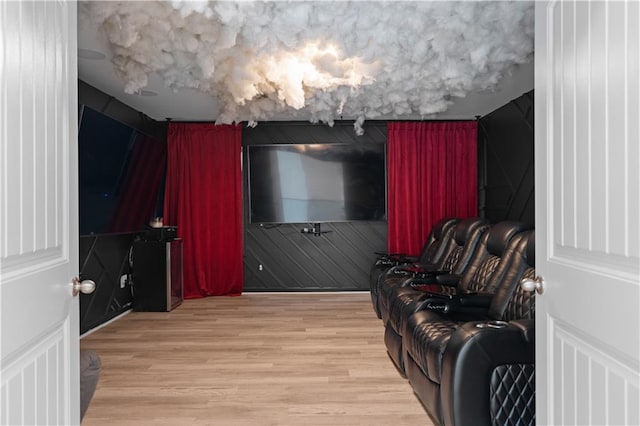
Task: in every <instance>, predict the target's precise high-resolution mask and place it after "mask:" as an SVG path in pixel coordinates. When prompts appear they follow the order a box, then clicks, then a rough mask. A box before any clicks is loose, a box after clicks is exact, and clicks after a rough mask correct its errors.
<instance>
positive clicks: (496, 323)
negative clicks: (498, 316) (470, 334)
mask: <svg viewBox="0 0 640 426" xmlns="http://www.w3.org/2000/svg"><path fill="white" fill-rule="evenodd" d="M508 326H509V323H508V322H506V321H487V322H479V323H478V324H476V327H478V328H505V327H508Z"/></svg>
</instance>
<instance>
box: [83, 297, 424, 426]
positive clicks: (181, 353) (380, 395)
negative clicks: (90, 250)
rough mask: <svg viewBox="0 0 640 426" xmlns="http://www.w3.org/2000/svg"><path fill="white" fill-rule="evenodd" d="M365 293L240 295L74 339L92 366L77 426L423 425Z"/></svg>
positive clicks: (138, 315) (128, 318) (141, 315)
mask: <svg viewBox="0 0 640 426" xmlns="http://www.w3.org/2000/svg"><path fill="white" fill-rule="evenodd" d="M383 334H384V328H383V326H382V323H381V321H380V320H379V319H377V318H376V316H375V313H374V312H373V309H372V307H371V302H370V298H369V294H368V293H366V292H363V293H313V294H310V293H282V294H264V293H263V294H260V293H247V294H244V295H242V296H240V297H209V298H205V299H197V300H186V301H185V302H184V303H183V304H182V305H181V306H180V307H178V308H177V309H176V310H174V311H173V312H169V313H146V312H133V313H130V314H128V315H125V316H124V317H122V318H121V319H119V320H117V321H116V322H114V323H112V324H109V325H107V326H106V327H104V328H102V329H100V330H98V331H96V332H95V333H93V334H91V335H89V336H87V337H85V338H84V339H82V340H81V347H82V348H83V349H94V350H96V351H97V352H98V353H99V354H100V357H101V358H102V374H101V377H100V382H99V384H98V388H97V390H96V393H95V395H94V398H93V400H92V402H91V405H90V406H89V410H88V411H87V414H86V416H85V418H84V421H83V425H85V426H96V425H109V426H114V425H172V426H180V425H233V426H235V425H252V426H253V425H292V426H293V425H296V426H297V425H305V426H313V425H317V426H323V425H349V426H356V425H367V426H372V425H381V426H384V425H393V426H403V425H411V426H415V425H416V424H420V425H430V424H432V422H431V420H430V418H429V416H428V415H427V414H426V412H425V410H424V408H423V407H422V405H421V404H420V402H419V401H418V399H417V398H416V397H415V395H414V394H413V391H412V390H411V386H410V385H409V383H408V382H407V381H406V380H405V379H403V378H402V377H401V376H400V374H399V373H398V372H397V370H396V369H395V367H394V365H393V363H392V362H391V360H390V359H389V358H388V356H387V353H386V350H385V346H384V342H383Z"/></svg>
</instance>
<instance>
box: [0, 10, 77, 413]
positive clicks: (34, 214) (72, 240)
mask: <svg viewBox="0 0 640 426" xmlns="http://www.w3.org/2000/svg"><path fill="white" fill-rule="evenodd" d="M76 19H77V18H76V4H75V2H64V1H55V2H54V1H39V2H32V1H2V2H0V34H1V36H0V85H1V86H0V142H1V144H0V262H1V263H0V309H1V311H0V333H1V335H0V354H1V361H0V362H1V364H0V386H1V387H0V424H3V425H22V424H29V425H33V424H38V425H41V424H58V425H73V424H79V422H80V419H79V417H80V410H79V390H78V388H79V379H78V377H79V366H78V334H79V331H78V299H77V297H76V298H74V297H73V296H72V289H71V284H70V282H71V278H72V277H73V276H74V274H77V272H78V215H77V199H78V191H77V154H76V149H77V127H78V126H77V120H78V118H77V117H78V112H77V111H78V110H77V71H76V68H77V64H76V45H77V41H76Z"/></svg>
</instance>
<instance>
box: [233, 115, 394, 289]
mask: <svg viewBox="0 0 640 426" xmlns="http://www.w3.org/2000/svg"><path fill="white" fill-rule="evenodd" d="M364 129H365V133H364V135H363V136H357V135H356V134H355V132H354V129H353V122H351V121H341V122H336V123H335V125H334V126H333V127H329V126H327V125H326V124H316V125H314V124H310V123H305V122H278V123H260V124H259V125H258V126H257V127H255V128H246V129H244V130H243V136H242V139H243V146H245V147H246V146H248V145H261V144H273V143H277V144H288V143H332V142H334V143H364V142H369V143H381V144H385V143H386V141H387V127H386V122H375V121H372V122H366V123H365V126H364ZM245 152H246V149H245ZM244 158H245V160H244V162H245V164H244V184H245V188H244V206H245V207H244V223H245V225H244V253H245V254H244V275H245V277H244V291H314V290H315V291H327V290H368V289H369V281H368V279H369V269H370V268H371V265H372V264H373V262H374V261H375V258H376V255H375V252H376V251H386V247H387V223H386V222H382V221H375V222H374V221H371V222H369V221H363V222H359V221H354V222H333V223H323V224H322V225H321V231H322V232H323V233H322V234H320V235H313V234H303V233H301V229H302V228H303V227H304V226H307V225H305V224H282V225H266V224H265V225H264V226H261V225H260V224H249V220H248V214H249V213H248V210H247V206H248V205H249V203H248V200H247V192H248V191H247V188H246V185H247V167H246V161H247V160H246V155H245V156H244ZM325 231H329V232H326V233H325Z"/></svg>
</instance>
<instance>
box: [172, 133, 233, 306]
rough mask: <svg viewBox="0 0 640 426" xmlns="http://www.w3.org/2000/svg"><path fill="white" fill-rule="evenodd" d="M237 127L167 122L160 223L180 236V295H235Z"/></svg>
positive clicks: (190, 296)
mask: <svg viewBox="0 0 640 426" xmlns="http://www.w3.org/2000/svg"><path fill="white" fill-rule="evenodd" d="M241 150H242V129H241V128H240V126H227V125H222V126H216V125H213V124H186V123H171V124H170V125H169V136H168V161H167V181H166V188H165V198H164V200H165V201H164V223H165V224H167V225H175V226H177V227H178V235H179V236H180V237H181V238H182V239H183V241H184V242H183V254H184V259H183V263H184V270H183V276H184V295H185V298H197V297H204V296H214V295H239V294H240V293H241V292H242V282H243V258H242V256H243V252H242V170H241V164H240V163H241Z"/></svg>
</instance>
